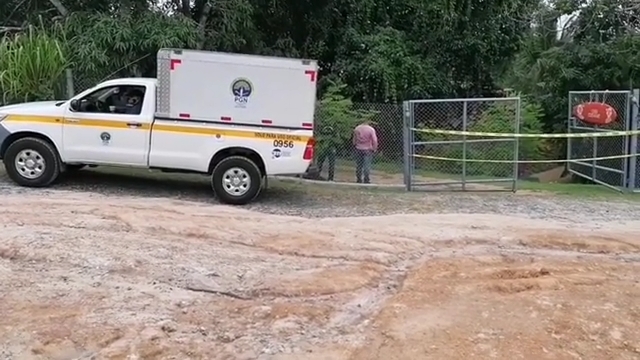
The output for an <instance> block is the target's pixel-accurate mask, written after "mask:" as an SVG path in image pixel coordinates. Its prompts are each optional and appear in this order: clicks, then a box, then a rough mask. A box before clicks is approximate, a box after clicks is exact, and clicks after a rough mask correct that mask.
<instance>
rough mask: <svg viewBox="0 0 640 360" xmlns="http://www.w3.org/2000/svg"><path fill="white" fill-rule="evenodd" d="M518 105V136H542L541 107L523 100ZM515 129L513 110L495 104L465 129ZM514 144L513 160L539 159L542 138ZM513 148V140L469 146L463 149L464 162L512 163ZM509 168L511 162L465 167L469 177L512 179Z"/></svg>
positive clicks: (496, 130)
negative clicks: (464, 154)
mask: <svg viewBox="0 0 640 360" xmlns="http://www.w3.org/2000/svg"><path fill="white" fill-rule="evenodd" d="M520 104H521V107H520V126H519V127H520V128H519V131H517V132H519V133H521V134H540V133H542V132H543V123H542V118H543V116H544V114H543V111H542V107H540V106H539V105H538V104H534V103H530V102H528V101H527V100H526V99H522V100H521V103H520ZM516 130H517V129H515V124H514V109H513V107H510V106H507V105H503V104H495V105H494V106H492V107H491V108H490V109H488V110H487V111H485V112H483V113H482V115H481V116H480V118H479V119H478V121H476V122H475V123H473V125H471V126H470V127H469V131H473V132H492V133H514V132H516ZM476 138H477V137H476ZM495 139H498V140H499V139H505V138H495ZM517 143H518V144H517V145H518V157H517V158H518V159H519V160H540V159H542V149H543V146H544V139H541V138H519V139H518V140H517ZM514 145H515V144H514V142H513V141H504V142H503V141H495V142H489V143H484V144H477V145H469V146H468V147H467V159H479V160H488V161H491V160H505V161H512V160H514V151H515V146H514ZM513 168H514V166H513V163H490V162H471V163H468V164H467V173H468V174H469V175H482V176H491V177H507V176H512V174H513ZM519 172H520V171H519Z"/></svg>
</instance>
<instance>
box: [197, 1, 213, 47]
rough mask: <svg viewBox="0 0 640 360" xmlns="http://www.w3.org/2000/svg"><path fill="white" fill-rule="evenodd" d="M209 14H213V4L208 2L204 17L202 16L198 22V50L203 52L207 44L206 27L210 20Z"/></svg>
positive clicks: (203, 10)
mask: <svg viewBox="0 0 640 360" xmlns="http://www.w3.org/2000/svg"><path fill="white" fill-rule="evenodd" d="M209 13H211V3H210V2H209V1H207V3H206V4H204V8H203V9H202V15H200V19H199V20H198V35H199V36H200V40H198V50H202V49H203V48H204V44H205V40H206V39H205V35H206V32H205V30H206V27H207V20H208V19H209Z"/></svg>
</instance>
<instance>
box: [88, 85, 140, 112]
mask: <svg viewBox="0 0 640 360" xmlns="http://www.w3.org/2000/svg"><path fill="white" fill-rule="evenodd" d="M145 90H146V88H145V87H144V86H132V85H120V86H109V87H105V88H102V89H99V90H96V91H94V92H92V93H90V94H89V95H87V96H85V97H83V98H82V99H80V109H79V110H78V112H82V113H102V114H128V115H139V114H140V112H141V111H142V105H143V102H144V94H145Z"/></svg>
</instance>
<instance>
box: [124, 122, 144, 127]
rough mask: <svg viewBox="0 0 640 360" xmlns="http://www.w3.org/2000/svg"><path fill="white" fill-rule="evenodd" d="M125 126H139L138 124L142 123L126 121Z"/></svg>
mask: <svg viewBox="0 0 640 360" xmlns="http://www.w3.org/2000/svg"><path fill="white" fill-rule="evenodd" d="M127 126H129V127H137V128H139V127H140V126H142V124H141V123H139V122H129V123H127Z"/></svg>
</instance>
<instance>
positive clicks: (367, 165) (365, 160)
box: [355, 149, 373, 184]
mask: <svg viewBox="0 0 640 360" xmlns="http://www.w3.org/2000/svg"><path fill="white" fill-rule="evenodd" d="M355 155H356V181H357V182H359V183H361V182H362V180H364V183H365V184H368V183H370V182H371V179H370V178H369V175H370V173H371V161H372V160H373V151H370V150H358V149H356V153H355ZM363 175H364V179H363V178H362V176H363Z"/></svg>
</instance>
